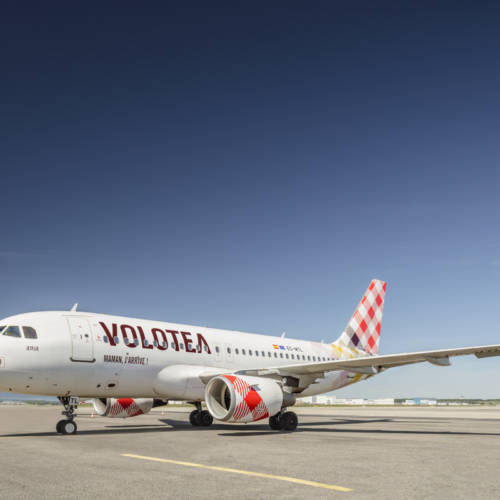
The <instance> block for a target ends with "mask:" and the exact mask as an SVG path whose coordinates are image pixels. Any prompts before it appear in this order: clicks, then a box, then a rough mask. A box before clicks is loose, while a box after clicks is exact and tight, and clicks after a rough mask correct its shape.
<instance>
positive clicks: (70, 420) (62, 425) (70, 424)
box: [56, 396, 80, 434]
mask: <svg viewBox="0 0 500 500" xmlns="http://www.w3.org/2000/svg"><path fill="white" fill-rule="evenodd" d="M59 401H60V402H61V404H62V405H63V406H64V411H63V412H62V415H65V416H66V419H65V420H59V422H57V425H56V430H57V433H58V434H76V430H77V426H76V422H75V421H74V418H75V417H76V413H75V410H76V409H77V407H78V403H79V402H80V398H77V397H75V396H70V397H60V398H59Z"/></svg>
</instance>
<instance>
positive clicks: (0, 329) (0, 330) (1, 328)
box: [0, 325, 5, 333]
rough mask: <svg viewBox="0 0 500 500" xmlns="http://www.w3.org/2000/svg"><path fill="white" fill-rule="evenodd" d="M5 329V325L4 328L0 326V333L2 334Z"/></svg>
mask: <svg viewBox="0 0 500 500" xmlns="http://www.w3.org/2000/svg"><path fill="white" fill-rule="evenodd" d="M4 328H5V325H3V326H0V333H1V332H2V330H3V329H4Z"/></svg>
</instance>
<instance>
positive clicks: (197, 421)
mask: <svg viewBox="0 0 500 500" xmlns="http://www.w3.org/2000/svg"><path fill="white" fill-rule="evenodd" d="M193 404H194V405H195V406H196V410H193V411H192V412H191V413H190V415H189V422H190V423H191V425H192V426H194V427H209V426H211V425H212V423H213V421H214V417H212V415H210V412H209V411H207V410H202V409H201V403H200V402H199V401H196V402H195V403H193Z"/></svg>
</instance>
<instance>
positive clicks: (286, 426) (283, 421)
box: [279, 411, 299, 431]
mask: <svg viewBox="0 0 500 500" xmlns="http://www.w3.org/2000/svg"><path fill="white" fill-rule="evenodd" d="M279 422H280V427H281V430H283V431H294V430H295V429H296V428H297V425H298V423H299V419H298V417H297V414H296V413H294V412H293V411H287V412H285V413H283V414H282V415H281V418H280V420H279Z"/></svg>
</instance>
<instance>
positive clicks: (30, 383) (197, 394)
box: [0, 311, 364, 401]
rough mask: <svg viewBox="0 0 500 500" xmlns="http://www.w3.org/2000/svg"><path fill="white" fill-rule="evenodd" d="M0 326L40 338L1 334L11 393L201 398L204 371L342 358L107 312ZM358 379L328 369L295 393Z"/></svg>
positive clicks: (303, 344) (36, 317)
mask: <svg viewBox="0 0 500 500" xmlns="http://www.w3.org/2000/svg"><path fill="white" fill-rule="evenodd" d="M0 324H1V325H2V326H7V325H15V326H18V327H20V329H21V330H22V327H24V326H27V327H31V328H33V329H35V330H36V334H37V338H36V339H33V338H25V337H24V336H21V337H11V336H4V335H0V391H5V392H7V391H10V392H14V393H25V394H43V395H53V396H69V395H75V396H80V397H97V398H107V397H151V398H164V399H181V400H192V401H199V400H203V398H204V384H203V382H202V381H201V380H200V375H201V374H207V373H211V372H213V373H223V372H225V371H227V372H235V371H238V370H246V369H256V368H258V369H262V368H266V367H270V368H271V367H277V366H284V365H291V364H295V363H297V364H305V363H314V362H321V361H326V360H332V359H337V358H338V355H336V352H335V350H334V349H333V348H332V346H331V345H329V344H322V343H318V342H309V341H303V340H294V339H289V338H282V337H272V336H268V335H257V334H250V333H242V332H238V331H228V330H218V329H213V328H204V327H199V326H190V325H181V324H177V323H165V322H162V321H150V320H144V319H135V318H127V317H121V316H110V315H105V314H94V313H83V312H82V313H80V312H73V311H71V312H70V311H55V312H36V313H26V314H20V315H16V316H11V317H9V318H5V319H3V320H2V321H1V322H0ZM360 378H364V377H360V376H359V375H358V376H354V375H352V374H348V373H347V372H345V371H336V372H330V373H327V374H326V375H325V376H324V377H323V378H321V379H319V380H317V381H315V380H310V381H309V383H307V384H305V385H304V386H303V387H305V389H300V390H297V396H310V395H314V394H320V393H323V392H328V391H331V390H334V389H338V388H340V387H343V386H345V385H348V384H350V383H352V382H355V381H357V380H359V379H360Z"/></svg>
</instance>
